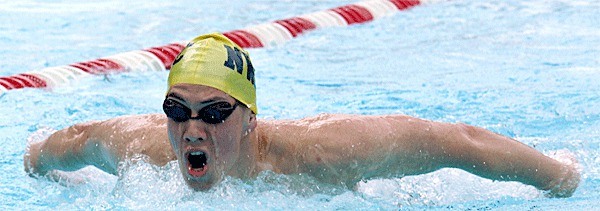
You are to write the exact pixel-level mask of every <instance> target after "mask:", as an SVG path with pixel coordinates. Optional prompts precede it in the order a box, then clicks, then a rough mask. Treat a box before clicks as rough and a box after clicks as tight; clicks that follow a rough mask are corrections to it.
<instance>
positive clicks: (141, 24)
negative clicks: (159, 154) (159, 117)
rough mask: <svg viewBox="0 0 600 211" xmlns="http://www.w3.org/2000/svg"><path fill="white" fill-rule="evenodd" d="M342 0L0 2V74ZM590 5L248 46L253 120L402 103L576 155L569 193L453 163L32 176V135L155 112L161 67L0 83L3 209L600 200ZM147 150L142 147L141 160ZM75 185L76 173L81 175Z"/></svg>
mask: <svg viewBox="0 0 600 211" xmlns="http://www.w3.org/2000/svg"><path fill="white" fill-rule="evenodd" d="M349 3H352V1H334V0H325V1H323V0H303V1H265V0H249V1H240V2H238V1H216V0H210V1H202V3H198V1H162V2H153V3H151V2H147V1H141V0H130V1H126V3H125V2H124V1H116V0H108V1H88V2H85V3H81V2H79V1H60V0H59V1H40V2H37V1H31V0H23V1H0V46H1V47H0V58H2V61H1V62H0V76H6V75H12V74H17V73H22V72H25V71H30V70H35V69H41V68H44V67H53V66H59V65H66V64H70V63H74V62H80V61H87V60H91V59H95V58H99V57H103V56H108V55H113V54H117V53H121V52H126V51H131V50H138V49H143V48H148V47H152V46H159V45H163V44H167V43H171V42H178V41H184V40H188V39H191V38H193V37H195V36H196V35H199V34H202V33H207V32H212V31H222V32H224V31H229V30H233V29H239V28H243V27H245V26H250V25H255V24H259V23H265V22H268V21H273V20H276V19H281V18H286V17H292V16H296V15H300V14H305V13H309V12H314V11H320V10H324V9H328V8H331V7H335V6H341V5H346V4H349ZM598 11H600V1H598V0H554V1H548V0H531V1H518V0H490V1H479V0H457V1H450V2H442V3H436V4H430V5H425V6H420V7H417V8H414V9H412V10H410V11H407V12H402V13H398V14H396V15H394V16H391V17H385V18H383V19H380V20H377V21H374V22H371V23H367V24H363V25H354V26H350V27H339V28H328V29H322V30H317V31H312V32H309V33H307V34H304V35H302V36H300V37H297V38H296V39H294V40H292V41H290V42H288V43H286V44H285V45H282V46H277V47H271V48H266V49H251V50H249V51H250V54H251V56H252V58H253V63H254V66H255V68H256V71H257V72H256V77H257V80H256V81H257V88H258V101H259V107H260V112H261V113H260V115H259V117H260V118H267V119H289V118H302V117H307V116H313V115H317V114H319V113H355V114H390V113H399V114H408V115H413V116H417V117H421V118H426V119H432V120H435V121H445V122H465V123H468V124H472V125H476V126H480V127H484V128H487V129H490V130H492V131H495V132H498V133H501V134H504V135H507V136H511V137H514V138H516V139H517V140H519V141H521V142H524V143H526V144H528V145H530V146H534V147H535V148H536V149H538V150H540V151H542V152H544V153H546V154H553V152H555V151H557V150H565V149H566V150H570V151H571V152H573V153H574V154H575V155H576V157H577V158H578V160H579V161H580V163H581V165H582V167H583V172H582V174H583V177H582V179H583V180H582V182H581V186H580V187H579V189H578V190H577V192H575V194H574V196H573V197H571V198H567V199H549V198H544V197H543V194H542V193H541V192H539V191H537V190H536V189H534V188H532V187H530V186H526V185H522V184H519V183H514V182H494V181H490V180H486V179H481V178H478V177H476V176H473V175H470V174H468V173H465V172H464V171H461V170H456V169H444V170H441V171H438V172H435V173H431V174H427V175H421V176H412V177H405V178H402V179H389V180H375V181H368V182H363V183H361V184H360V185H359V188H358V190H357V191H349V190H344V189H336V188H335V187H331V186H328V185H326V184H320V183H318V182H316V181H315V180H313V179H312V178H309V177H304V176H284V175H277V174H272V173H268V172H267V173H264V174H262V175H261V176H260V177H259V178H257V179H256V180H251V181H240V180H237V179H235V178H230V179H227V180H226V181H225V182H224V183H222V184H221V185H219V186H217V187H215V188H214V189H213V190H211V191H209V192H206V193H203V192H192V191H190V190H188V189H187V188H186V186H185V185H184V184H183V181H182V179H181V178H180V177H181V176H180V175H179V172H178V170H177V169H176V164H171V165H168V166H165V167H156V166H151V165H149V164H147V163H144V162H143V161H142V162H137V163H135V164H131V165H129V167H128V169H127V170H125V171H124V173H123V175H122V176H121V178H117V177H115V176H111V175H108V174H104V173H102V172H100V171H98V170H96V169H94V168H86V169H83V170H81V171H78V172H75V173H72V174H71V175H72V176H73V177H74V178H78V181H79V182H77V181H71V182H63V183H62V184H59V183H55V182H49V181H47V180H46V179H34V178H30V177H28V176H27V175H26V174H25V172H24V171H23V165H22V163H23V159H22V155H23V153H24V149H25V146H26V143H27V141H28V140H30V141H39V140H41V139H42V138H43V137H45V136H47V135H48V134H49V133H50V132H51V131H53V130H58V129H61V128H64V127H67V126H70V125H72V124H75V123H79V122H85V121H90V120H102V119H108V118H112V117H116V116H121V115H129V114H144V113H156V112H160V111H161V107H160V106H161V102H162V101H161V100H162V99H163V97H164V96H163V95H164V91H165V88H166V83H165V79H166V76H167V74H168V73H167V72H131V73H124V74H119V75H108V76H106V77H89V78H85V79H82V80H79V81H75V82H72V83H70V84H67V85H65V86H60V87H55V88H52V89H23V90H16V91H10V92H6V93H3V94H0V108H1V110H0V112H1V113H0V171H1V172H2V174H0V209H2V210H6V209H8V210H14V209H22V210H29V209H51V208H58V209H61V210H62V209H146V208H150V209H154V210H163V209H185V208H203V209H210V210H220V209H263V208H266V209H275V210H279V209H327V210H329V209H361V210H363V209H369V210H370V209H448V208H450V209H461V210H462V209H477V210H487V209H502V210H514V209H521V210H559V209H560V210H564V209H567V210H569V209H577V210H583V209H588V210H593V209H596V208H597V207H598V206H599V205H600V203H599V202H600V172H599V169H600V156H599V155H600V80H599V79H600V49H599V48H598V46H600V13H599V12H598ZM140 159H142V160H143V158H140ZM78 183H79V184H78Z"/></svg>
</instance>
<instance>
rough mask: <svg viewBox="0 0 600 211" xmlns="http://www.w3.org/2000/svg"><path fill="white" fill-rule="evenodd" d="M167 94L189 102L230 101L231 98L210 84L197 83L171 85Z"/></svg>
mask: <svg viewBox="0 0 600 211" xmlns="http://www.w3.org/2000/svg"><path fill="white" fill-rule="evenodd" d="M167 96H175V97H177V98H180V99H181V100H184V101H186V102H189V103H196V102H204V101H209V100H226V101H232V100H233V98H232V97H231V96H229V95H228V94H227V93H225V92H223V91H221V90H218V89H215V88H213V87H210V86H204V85H197V84H177V85H173V86H172V87H171V89H170V90H169V92H167Z"/></svg>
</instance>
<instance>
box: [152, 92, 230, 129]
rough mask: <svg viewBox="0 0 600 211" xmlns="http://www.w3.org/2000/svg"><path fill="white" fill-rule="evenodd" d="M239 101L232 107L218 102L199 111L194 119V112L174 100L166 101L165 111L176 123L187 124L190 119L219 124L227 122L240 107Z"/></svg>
mask: <svg viewBox="0 0 600 211" xmlns="http://www.w3.org/2000/svg"><path fill="white" fill-rule="evenodd" d="M238 104H239V103H238V101H237V100H236V101H235V104H233V105H231V104H229V103H228V102H223V101H222V102H216V103H212V104H209V105H207V106H205V107H204V108H202V109H200V111H198V116H196V117H192V110H191V109H190V108H188V107H186V106H184V105H183V104H181V103H180V102H177V101H176V100H173V99H169V98H167V99H165V101H164V102H163V111H165V114H166V115H167V117H169V118H170V119H172V120H173V121H175V122H185V121H188V120H189V119H201V120H202V121H204V122H206V123H207V124H219V123H222V122H224V121H225V119H227V117H229V115H231V113H233V111H234V110H235V108H236V107H237V105H238Z"/></svg>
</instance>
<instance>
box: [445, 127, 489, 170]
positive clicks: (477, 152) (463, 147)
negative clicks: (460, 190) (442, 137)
mask: <svg viewBox="0 0 600 211" xmlns="http://www.w3.org/2000/svg"><path fill="white" fill-rule="evenodd" d="M452 130H453V131H454V132H453V134H454V135H453V136H454V138H453V139H454V141H452V144H451V145H450V146H451V149H449V150H447V151H448V153H447V154H448V156H449V157H450V159H449V160H450V161H451V162H452V163H451V164H450V165H451V167H456V168H460V169H463V170H466V171H469V172H473V171H488V170H489V168H491V166H493V163H490V162H491V160H490V159H487V158H488V156H492V155H491V154H490V153H492V154H493V153H494V152H490V151H489V149H487V147H486V146H487V144H486V143H485V142H484V140H482V139H480V137H478V136H479V134H480V133H481V130H483V129H481V128H478V127H475V126H472V125H467V124H464V123H457V124H453V125H452Z"/></svg>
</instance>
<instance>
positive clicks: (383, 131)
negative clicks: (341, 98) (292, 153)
mask: <svg viewBox="0 0 600 211" xmlns="http://www.w3.org/2000/svg"><path fill="white" fill-rule="evenodd" d="M309 125H310V126H309V127H308V129H307V131H308V132H307V133H306V135H305V137H306V139H305V140H303V144H302V147H301V150H300V151H301V153H302V154H301V158H300V160H302V162H303V167H304V168H305V169H304V170H302V171H304V172H309V173H310V174H311V175H313V176H315V177H317V178H319V179H320V180H323V181H326V182H330V183H336V184H344V185H346V186H352V185H354V184H355V183H356V182H358V181H360V180H364V179H370V178H394V177H401V176H404V175H415V174H423V173H428V172H432V171H435V170H438V169H440V168H445V167H453V168H460V169H463V170H465V171H468V172H471V173H473V174H476V175H478V176H481V177H485V178H489V179H493V180H502V181H509V180H510V181H519V182H522V183H525V184H529V185H533V186H535V187H536V188H538V189H541V190H549V191H550V195H552V196H557V197H565V196H570V195H571V194H572V193H573V191H574V190H575V188H576V187H577V183H578V181H579V175H578V173H577V171H576V170H575V169H574V168H573V166H569V165H565V164H562V163H560V162H558V161H556V160H554V159H552V158H549V157H547V156H545V155H543V154H541V153H540V152H538V151H536V150H535V149H533V148H531V147H529V146H527V145H524V144H522V143H519V142H517V141H515V140H513V139H510V138H508V137H504V136H501V135H498V134H495V133H493V132H490V131H487V130H485V129H482V128H477V127H473V126H469V125H465V124H448V123H438V122H431V121H426V120H421V119H417V118H412V117H407V116H379V117H373V116H369V117H366V116H340V115H331V116H326V117H324V118H323V117H321V118H319V119H318V120H316V121H313V122H312V123H311V124H309Z"/></svg>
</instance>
